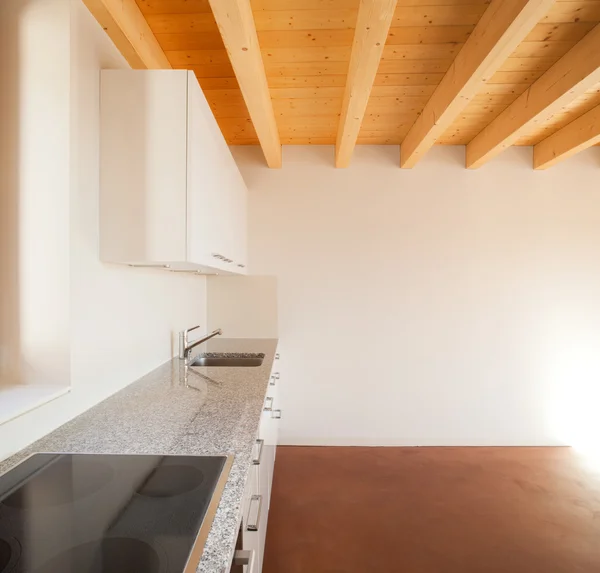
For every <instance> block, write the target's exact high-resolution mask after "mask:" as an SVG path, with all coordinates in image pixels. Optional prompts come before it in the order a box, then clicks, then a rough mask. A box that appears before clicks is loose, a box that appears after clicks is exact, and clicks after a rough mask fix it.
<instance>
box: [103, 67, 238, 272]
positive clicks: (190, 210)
mask: <svg viewBox="0 0 600 573" xmlns="http://www.w3.org/2000/svg"><path fill="white" fill-rule="evenodd" d="M100 117H101V141H100V156H101V172H100V186H101V195H100V257H101V259H102V260H103V261H105V262H112V263H125V264H132V265H147V266H164V267H166V268H170V269H172V270H190V271H192V270H197V271H199V272H203V273H214V272H224V273H245V272H246V194H247V189H246V186H245V184H244V181H243V179H242V176H241V175H240V172H239V170H238V168H237V165H236V164H235V161H234V160H233V157H232V156H231V153H230V151H229V148H228V147H227V143H226V142H225V139H224V138H223V136H222V134H221V131H220V130H219V127H218V125H217V122H216V121H215V118H214V116H213V114H212V112H211V110H210V107H209V105H208V103H207V101H206V98H205V97H204V94H203V93H202V90H201V89H200V86H199V85H198V81H197V80H196V78H195V76H194V74H193V72H188V71H185V70H103V71H102V78H101V115H100Z"/></svg>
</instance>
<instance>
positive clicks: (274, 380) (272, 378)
mask: <svg viewBox="0 0 600 573" xmlns="http://www.w3.org/2000/svg"><path fill="white" fill-rule="evenodd" d="M277 380H279V372H275V374H271V382H269V384H271V386H275V382H277Z"/></svg>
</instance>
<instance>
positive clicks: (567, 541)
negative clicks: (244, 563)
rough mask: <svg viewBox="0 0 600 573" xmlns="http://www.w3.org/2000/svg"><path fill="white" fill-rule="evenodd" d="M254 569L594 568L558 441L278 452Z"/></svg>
mask: <svg viewBox="0 0 600 573" xmlns="http://www.w3.org/2000/svg"><path fill="white" fill-rule="evenodd" d="M263 572H264V573H366V572H381V573H387V572H389V573H395V572H398V573H600V466H599V467H598V468H597V469H594V467H593V466H591V465H589V464H588V463H587V462H586V463H584V460H583V459H581V458H580V457H579V456H578V455H577V454H575V453H574V452H573V451H572V450H571V449H569V448H329V447H327V448H309V447H282V448H279V449H278V453H277V460H276V466H275V480H274V484H273V494H272V501H271V509H270V513H269V527H268V531H267V543H266V553H265V562H264V567H263Z"/></svg>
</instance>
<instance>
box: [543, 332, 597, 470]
mask: <svg viewBox="0 0 600 573" xmlns="http://www.w3.org/2000/svg"><path fill="white" fill-rule="evenodd" d="M562 326H563V331H562V332H563V333H564V334H565V336H563V340H562V344H560V345H557V348H555V351H554V352H553V353H552V354H549V355H548V356H547V357H546V363H547V364H546V368H547V376H549V377H551V380H552V381H553V386H554V389H555V392H554V395H553V396H552V397H551V401H550V402H549V411H548V414H549V422H550V424H551V425H552V427H553V428H555V431H556V434H557V437H558V439H559V440H560V441H561V442H563V443H565V444H567V445H570V446H573V448H575V449H576V450H578V451H579V452H580V453H581V454H583V456H584V457H585V458H586V459H587V461H588V462H590V463H591V464H592V465H594V466H595V467H597V468H600V415H599V411H598V406H599V404H600V384H599V382H600V352H599V349H600V339H599V338H600V337H599V336H598V333H597V332H596V331H593V332H587V333H584V332H581V331H580V332H578V336H573V331H572V330H570V329H569V328H568V326H569V325H567V324H565V323H563V325H562ZM585 334H587V336H585ZM566 339H568V340H566Z"/></svg>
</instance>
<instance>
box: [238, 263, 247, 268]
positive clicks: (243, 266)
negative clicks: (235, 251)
mask: <svg viewBox="0 0 600 573" xmlns="http://www.w3.org/2000/svg"><path fill="white" fill-rule="evenodd" d="M238 267H240V269H245V268H246V265H242V264H240V263H238Z"/></svg>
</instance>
